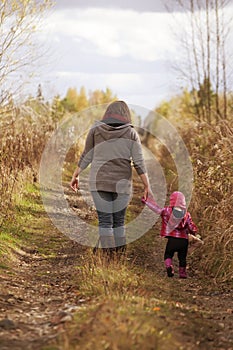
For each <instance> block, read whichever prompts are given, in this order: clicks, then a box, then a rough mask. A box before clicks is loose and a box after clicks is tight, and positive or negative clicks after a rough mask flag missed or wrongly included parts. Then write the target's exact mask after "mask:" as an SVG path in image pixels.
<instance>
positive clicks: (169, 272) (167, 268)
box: [164, 258, 174, 277]
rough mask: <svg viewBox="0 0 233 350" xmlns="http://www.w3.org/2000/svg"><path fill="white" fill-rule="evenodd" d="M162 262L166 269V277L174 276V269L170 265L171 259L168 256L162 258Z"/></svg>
mask: <svg viewBox="0 0 233 350" xmlns="http://www.w3.org/2000/svg"><path fill="white" fill-rule="evenodd" d="M164 264H165V267H166V270H167V275H168V277H173V276H174V269H173V265H172V259H170V258H168V259H165V260H164Z"/></svg>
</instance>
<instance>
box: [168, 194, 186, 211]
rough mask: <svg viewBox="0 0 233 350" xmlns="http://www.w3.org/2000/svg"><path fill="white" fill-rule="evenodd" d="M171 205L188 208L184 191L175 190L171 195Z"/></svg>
mask: <svg viewBox="0 0 233 350" xmlns="http://www.w3.org/2000/svg"><path fill="white" fill-rule="evenodd" d="M170 207H180V208H182V209H186V201H185V196H184V195H183V193H182V192H178V191H176V192H173V193H172V194H171V196H170Z"/></svg>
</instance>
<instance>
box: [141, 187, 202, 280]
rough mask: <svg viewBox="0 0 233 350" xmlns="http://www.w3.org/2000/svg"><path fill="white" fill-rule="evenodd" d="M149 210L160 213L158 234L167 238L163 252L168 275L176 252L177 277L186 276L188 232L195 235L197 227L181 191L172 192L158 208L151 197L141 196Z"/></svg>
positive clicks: (171, 271)
mask: <svg viewBox="0 0 233 350" xmlns="http://www.w3.org/2000/svg"><path fill="white" fill-rule="evenodd" d="M142 202H143V203H145V204H146V205H147V206H148V207H149V208H150V209H151V210H153V211H154V212H156V213H157V214H160V216H161V218H162V227H161V232H160V235H161V237H166V238H167V245H166V249H165V253H164V263H165V267H166V271H167V275H168V277H173V276H174V269H173V265H172V258H173V256H174V253H175V252H177V255H178V260H179V277H180V278H187V273H186V257H187V253H188V237H189V236H188V234H189V233H190V234H192V235H194V236H195V235H196V232H197V227H196V225H195V224H194V222H193V221H192V218H191V215H190V213H189V212H187V210H186V202H185V196H184V195H183V193H181V192H178V191H176V192H173V193H172V194H171V196H170V204H169V206H167V207H164V208H160V207H159V206H158V204H157V203H156V202H155V201H154V199H153V198H147V199H146V200H145V199H144V198H142Z"/></svg>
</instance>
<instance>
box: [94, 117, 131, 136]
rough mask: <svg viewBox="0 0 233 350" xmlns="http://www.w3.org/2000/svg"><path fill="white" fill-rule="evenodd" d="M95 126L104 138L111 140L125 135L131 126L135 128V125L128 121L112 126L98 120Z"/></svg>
mask: <svg viewBox="0 0 233 350" xmlns="http://www.w3.org/2000/svg"><path fill="white" fill-rule="evenodd" d="M95 128H96V130H98V132H99V133H100V134H101V136H102V137H103V139H104V140H111V139H118V138H120V137H122V136H124V135H125V134H126V133H127V132H128V131H129V128H133V125H132V124H130V123H127V124H123V125H120V126H112V125H108V124H106V123H104V122H101V121H98V122H96V124H95Z"/></svg>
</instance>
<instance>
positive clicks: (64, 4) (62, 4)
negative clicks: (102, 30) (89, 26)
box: [56, 0, 165, 12]
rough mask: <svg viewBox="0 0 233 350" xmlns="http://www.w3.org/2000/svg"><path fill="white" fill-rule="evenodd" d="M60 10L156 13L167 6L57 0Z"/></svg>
mask: <svg viewBox="0 0 233 350" xmlns="http://www.w3.org/2000/svg"><path fill="white" fill-rule="evenodd" d="M56 6H57V7H58V8H87V7H101V8H122V9H133V10H136V11H147V12H148V11H154V12H164V11H165V6H164V1H163V0H156V1H155V0H144V1H141V0H117V1H116V0H98V1H96V0H57V1H56Z"/></svg>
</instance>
